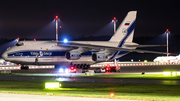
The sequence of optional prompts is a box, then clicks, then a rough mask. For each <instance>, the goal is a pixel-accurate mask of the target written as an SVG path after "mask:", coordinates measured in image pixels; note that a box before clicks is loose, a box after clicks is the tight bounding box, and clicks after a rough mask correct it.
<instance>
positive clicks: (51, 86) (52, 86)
mask: <svg viewBox="0 0 180 101" xmlns="http://www.w3.org/2000/svg"><path fill="white" fill-rule="evenodd" d="M60 87H61V84H59V82H46V83H45V88H46V89H56V88H60Z"/></svg>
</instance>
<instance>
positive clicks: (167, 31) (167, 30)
mask: <svg viewBox="0 0 180 101" xmlns="http://www.w3.org/2000/svg"><path fill="white" fill-rule="evenodd" d="M169 32H170V31H169V29H166V32H165V33H166V38H167V39H166V42H167V62H168V63H169V61H168V55H169V52H168V51H169V49H168V34H169Z"/></svg>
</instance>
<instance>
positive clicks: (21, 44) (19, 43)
mask: <svg viewBox="0 0 180 101" xmlns="http://www.w3.org/2000/svg"><path fill="white" fill-rule="evenodd" d="M23 45H24V43H22V42H17V43H16V46H23Z"/></svg>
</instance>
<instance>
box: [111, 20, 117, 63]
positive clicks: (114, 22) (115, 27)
mask: <svg viewBox="0 0 180 101" xmlns="http://www.w3.org/2000/svg"><path fill="white" fill-rule="evenodd" d="M116 21H117V19H116V17H114V19H113V20H112V22H114V34H115V33H116ZM114 63H115V65H116V59H114Z"/></svg>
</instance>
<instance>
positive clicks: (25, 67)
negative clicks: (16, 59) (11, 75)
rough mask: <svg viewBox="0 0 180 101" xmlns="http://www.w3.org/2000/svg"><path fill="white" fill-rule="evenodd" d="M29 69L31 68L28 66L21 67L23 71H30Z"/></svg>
mask: <svg viewBox="0 0 180 101" xmlns="http://www.w3.org/2000/svg"><path fill="white" fill-rule="evenodd" d="M28 69H29V66H27V65H21V70H28Z"/></svg>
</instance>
